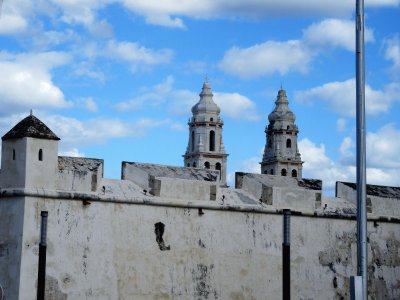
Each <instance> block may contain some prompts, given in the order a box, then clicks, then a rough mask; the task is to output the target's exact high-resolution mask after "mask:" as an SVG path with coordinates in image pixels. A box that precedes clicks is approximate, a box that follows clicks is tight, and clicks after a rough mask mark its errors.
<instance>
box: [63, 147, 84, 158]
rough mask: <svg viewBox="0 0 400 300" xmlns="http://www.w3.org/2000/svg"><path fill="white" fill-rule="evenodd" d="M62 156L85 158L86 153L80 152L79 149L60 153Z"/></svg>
mask: <svg viewBox="0 0 400 300" xmlns="http://www.w3.org/2000/svg"><path fill="white" fill-rule="evenodd" d="M58 155H60V156H70V157H85V153H83V152H80V151H79V150H78V148H71V149H69V150H66V151H60V152H59V153H58Z"/></svg>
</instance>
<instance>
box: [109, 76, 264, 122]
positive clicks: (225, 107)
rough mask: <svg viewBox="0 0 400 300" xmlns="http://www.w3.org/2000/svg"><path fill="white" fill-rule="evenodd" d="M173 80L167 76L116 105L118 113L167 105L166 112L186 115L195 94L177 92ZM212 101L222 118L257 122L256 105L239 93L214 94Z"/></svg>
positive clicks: (182, 91)
mask: <svg viewBox="0 0 400 300" xmlns="http://www.w3.org/2000/svg"><path fill="white" fill-rule="evenodd" d="M173 84H174V78H173V77H172V76H168V77H167V78H166V79H165V80H164V81H163V82H161V83H159V84H156V85H154V86H153V87H151V88H142V92H141V94H140V95H139V96H137V97H135V98H133V99H131V100H128V101H124V102H120V103H117V104H116V106H115V107H116V109H117V110H119V111H130V110H136V109H140V108H142V107H145V106H153V107H158V106H161V105H163V104H167V106H168V107H167V111H168V112H170V113H173V114H177V115H187V114H188V112H190V109H191V108H192V106H193V105H194V104H196V102H197V101H199V96H198V95H197V93H195V92H192V91H189V90H177V89H174V88H173ZM213 94H214V98H213V99H214V101H215V103H217V104H218V105H219V106H220V108H221V113H222V116H228V117H231V118H237V119H241V120H250V121H257V120H259V118H260V117H259V115H258V112H257V110H256V105H255V103H254V102H253V101H251V100H250V99H249V98H247V97H246V96H243V95H241V94H239V93H219V92H214V93H213Z"/></svg>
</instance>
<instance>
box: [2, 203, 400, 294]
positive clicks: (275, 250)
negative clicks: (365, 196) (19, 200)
mask: <svg viewBox="0 0 400 300" xmlns="http://www.w3.org/2000/svg"><path fill="white" fill-rule="evenodd" d="M128 202H129V200H127V202H126V203H115V202H114V203H110V202H106V203H105V202H96V201H92V202H90V204H89V205H84V204H83V202H82V201H76V200H62V199H50V198H37V197H29V198H27V199H26V202H25V222H24V236H23V250H22V251H23V260H22V265H21V274H22V276H21V295H20V296H21V299H35V297H36V296H35V294H33V293H32V291H35V290H36V289H35V288H36V287H35V284H36V277H37V261H38V256H37V255H38V254H37V253H38V246H37V245H38V240H39V231H40V211H42V210H46V211H48V212H49V224H48V256H47V274H48V277H47V285H48V289H49V291H48V293H50V296H49V295H48V297H47V298H46V299H234V300H237V299H281V298H282V295H281V271H282V269H281V268H282V266H281V261H282V256H281V244H282V215H280V214H271V213H257V212H254V213H252V212H237V211H233V210H228V209H226V208H223V207H221V208H218V209H217V208H216V207H217V204H215V202H212V201H211V202H210V203H211V204H212V203H214V204H215V209H203V213H204V214H199V211H198V209H197V208H194V207H193V208H184V207H172V206H155V205H151V200H150V202H149V205H143V204H141V205H139V204H129V203H128ZM193 203H197V202H193ZM198 203H199V204H201V203H204V202H203V201H199V202H198ZM158 222H162V223H163V224H165V232H164V235H163V240H164V243H165V246H169V247H170V250H165V251H161V250H160V247H159V244H158V243H157V241H156V234H155V224H156V223H158ZM291 223H292V226H291V227H292V232H291V237H292V245H291V262H292V263H291V268H292V269H291V270H292V271H291V278H292V282H291V285H292V289H291V292H292V297H293V299H340V298H341V297H344V299H348V297H349V293H348V292H349V276H350V275H354V274H356V269H355V265H356V239H355V231H356V224H355V221H354V220H346V219H334V218H321V217H305V216H292V222H291ZM368 226H369V238H370V250H369V261H370V263H371V267H373V268H370V280H371V285H370V293H371V299H388V298H393V299H396V298H398V297H400V288H399V287H398V278H400V266H399V265H400V261H399V258H398V249H399V246H400V230H399V224H398V223H387V222H379V224H378V226H374V225H373V224H372V223H371V222H369V223H368ZM371 249H372V250H371ZM377 296H379V297H377ZM8 299H15V298H13V297H10V298H8Z"/></svg>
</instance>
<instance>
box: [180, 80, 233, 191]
mask: <svg viewBox="0 0 400 300" xmlns="http://www.w3.org/2000/svg"><path fill="white" fill-rule="evenodd" d="M192 113H193V117H192V118H190V119H189V123H188V125H189V142H188V146H187V148H186V153H185V154H184V155H183V157H184V163H185V166H186V167H193V168H206V169H212V170H219V171H220V183H221V186H225V185H226V161H227V156H228V154H226V153H225V147H224V143H223V142H222V126H223V125H224V122H223V121H222V119H221V118H220V117H219V113H220V108H219V107H218V105H217V104H215V102H214V101H213V93H212V92H211V87H210V84H209V83H208V81H207V79H206V81H205V82H204V84H203V88H202V90H201V93H200V100H199V102H197V103H196V104H195V105H194V106H193V107H192Z"/></svg>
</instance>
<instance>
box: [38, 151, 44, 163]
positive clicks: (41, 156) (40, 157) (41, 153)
mask: <svg viewBox="0 0 400 300" xmlns="http://www.w3.org/2000/svg"><path fill="white" fill-rule="evenodd" d="M38 156H39V157H38V158H39V161H43V150H42V149H39V154H38Z"/></svg>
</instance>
